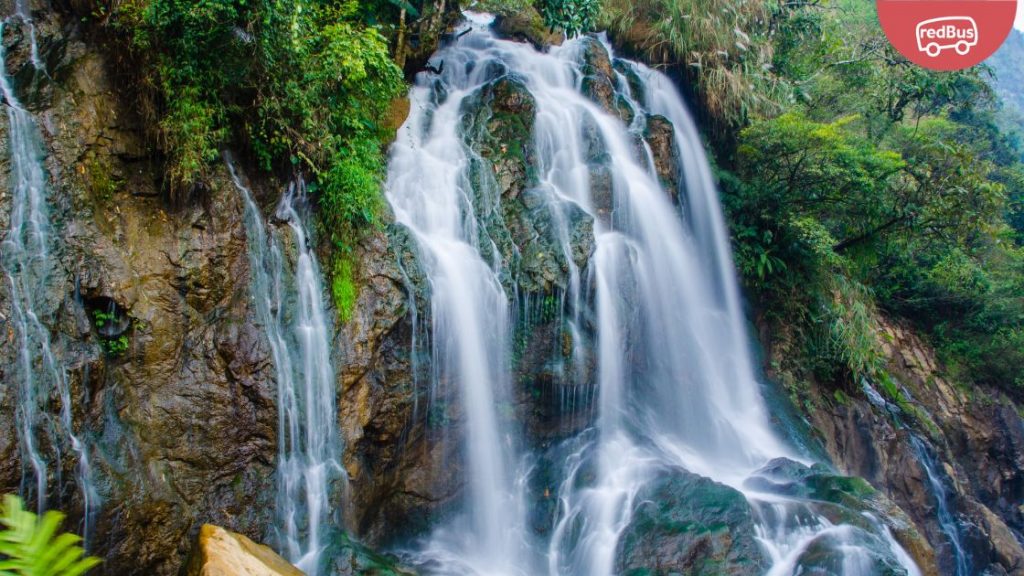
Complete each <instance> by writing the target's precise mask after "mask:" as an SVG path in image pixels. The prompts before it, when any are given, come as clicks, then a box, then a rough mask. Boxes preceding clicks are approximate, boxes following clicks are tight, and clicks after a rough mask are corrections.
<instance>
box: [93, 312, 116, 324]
mask: <svg viewBox="0 0 1024 576" xmlns="http://www.w3.org/2000/svg"><path fill="white" fill-rule="evenodd" d="M116 317H117V315H116V313H115V312H112V311H111V312H104V311H103V310H100V309H99V308H97V309H95V310H93V311H92V319H93V321H94V322H96V327H97V328H102V327H104V326H105V325H106V324H107V323H109V322H113V321H114V319H115V318H116Z"/></svg>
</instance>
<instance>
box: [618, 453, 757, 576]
mask: <svg viewBox="0 0 1024 576" xmlns="http://www.w3.org/2000/svg"><path fill="white" fill-rule="evenodd" d="M635 502H636V505H635V506H634V509H633V517H632V519H631V521H630V523H629V526H627V527H626V529H625V531H624V532H623V534H622V536H621V538H620V539H619V549H618V551H617V572H618V573H621V574H636V575H651V576H654V575H666V576H667V575H670V574H689V575H694V576H698V575H707V576H711V575H712V574H714V575H730V576H739V575H746V574H750V575H753V574H762V573H764V572H765V570H766V569H767V567H768V559H767V558H766V557H765V555H764V552H763V550H762V549H761V547H760V545H759V544H758V543H757V539H756V537H755V534H756V531H755V526H754V516H753V513H752V510H751V507H750V504H749V503H748V502H747V499H746V497H744V496H743V494H742V493H741V492H739V491H738V490H735V489H733V488H730V487H728V486H725V485H724V484H719V483H717V482H714V481H713V480H710V479H708V478H704V477H701V476H697V475H696V474H691V473H689V472H685V471H683V470H670V471H666V472H665V473H663V474H662V475H661V476H660V477H658V478H656V479H654V480H653V481H651V482H650V483H649V484H647V485H646V486H645V487H644V488H643V489H642V490H641V491H640V493H639V494H637V496H636V500H635Z"/></svg>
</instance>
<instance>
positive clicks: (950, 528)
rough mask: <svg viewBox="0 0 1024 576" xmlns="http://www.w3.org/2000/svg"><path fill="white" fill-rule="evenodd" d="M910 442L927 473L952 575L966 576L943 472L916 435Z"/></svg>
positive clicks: (967, 569)
mask: <svg viewBox="0 0 1024 576" xmlns="http://www.w3.org/2000/svg"><path fill="white" fill-rule="evenodd" d="M910 442H911V444H913V446H914V450H915V451H916V452H917V457H918V461H919V462H920V463H921V467H922V468H924V471H925V474H927V475H928V483H929V484H930V486H931V489H932V496H933V497H934V498H935V512H936V514H935V515H936V519H937V520H938V523H939V528H940V529H941V530H942V532H943V534H945V535H946V538H947V539H948V540H949V546H950V550H949V552H950V556H951V557H952V559H953V563H954V568H955V570H956V571H955V572H954V573H953V574H954V576H967V575H968V574H970V573H971V572H970V558H969V556H968V554H967V551H966V550H965V549H964V544H963V539H962V537H961V534H960V525H959V522H957V519H956V515H955V514H954V512H953V510H952V509H951V502H950V497H949V493H948V492H947V491H946V484H945V481H944V479H943V478H944V476H945V474H944V473H942V472H940V470H941V466H942V465H941V464H940V463H939V462H938V461H937V460H936V458H935V457H934V456H932V453H931V452H930V451H929V450H928V446H927V445H926V444H925V443H924V441H923V440H921V439H920V438H918V437H917V436H911V438H910Z"/></svg>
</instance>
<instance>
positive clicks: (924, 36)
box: [917, 16, 978, 58]
mask: <svg viewBox="0 0 1024 576" xmlns="http://www.w3.org/2000/svg"><path fill="white" fill-rule="evenodd" d="M977 45H978V23H977V22H975V21H974V18H971V17H970V16H950V17H948V18H932V19H931V20H925V21H924V22H921V23H920V24H918V25H917V49H918V50H920V51H921V52H924V53H925V54H927V55H929V56H931V57H932V58H936V57H938V55H939V54H942V51H943V50H946V49H947V48H952V49H953V50H956V53H957V54H959V55H961V56H966V55H967V54H969V53H970V51H971V48H973V47H975V46H977Z"/></svg>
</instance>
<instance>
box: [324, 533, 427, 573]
mask: <svg viewBox="0 0 1024 576" xmlns="http://www.w3.org/2000/svg"><path fill="white" fill-rule="evenodd" d="M326 556H327V557H329V558H331V566H330V574H331V576H413V575H414V574H415V572H413V571H411V570H409V569H406V568H402V567H400V566H399V565H398V559H397V558H395V557H393V556H389V555H385V554H381V553H379V552H376V551H374V550H371V549H370V548H368V547H367V546H365V545H363V544H362V543H360V542H357V541H355V540H353V539H352V538H350V537H349V536H348V535H347V534H340V535H339V536H337V539H336V540H335V542H334V543H333V544H332V545H331V546H330V548H329V549H328V551H327V554H326Z"/></svg>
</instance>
